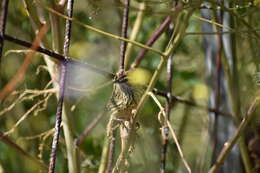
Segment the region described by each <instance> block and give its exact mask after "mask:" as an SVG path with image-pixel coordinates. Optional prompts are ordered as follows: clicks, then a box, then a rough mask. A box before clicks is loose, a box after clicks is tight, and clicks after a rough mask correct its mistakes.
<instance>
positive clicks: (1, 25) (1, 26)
mask: <svg viewBox="0 0 260 173" xmlns="http://www.w3.org/2000/svg"><path fill="white" fill-rule="evenodd" d="M8 4H9V0H3V1H2V4H1V14H0V15H1V16H0V69H1V57H2V51H3V47H4V38H3V37H4V34H5V26H6V19H7V13H8Z"/></svg>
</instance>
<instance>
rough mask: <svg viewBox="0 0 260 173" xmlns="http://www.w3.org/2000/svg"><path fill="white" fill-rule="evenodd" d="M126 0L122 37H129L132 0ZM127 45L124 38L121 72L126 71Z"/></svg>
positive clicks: (122, 41)
mask: <svg viewBox="0 0 260 173" xmlns="http://www.w3.org/2000/svg"><path fill="white" fill-rule="evenodd" d="M124 1H125V7H124V12H123V21H122V28H121V29H122V30H121V37H122V38H127V29H128V15H129V5H130V0H124ZM126 46H127V42H126V41H124V40H121V45H120V57H119V72H124V71H125V52H126Z"/></svg>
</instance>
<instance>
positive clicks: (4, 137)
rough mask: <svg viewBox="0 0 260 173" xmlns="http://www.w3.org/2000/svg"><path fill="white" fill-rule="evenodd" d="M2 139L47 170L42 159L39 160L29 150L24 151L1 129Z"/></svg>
mask: <svg viewBox="0 0 260 173" xmlns="http://www.w3.org/2000/svg"><path fill="white" fill-rule="evenodd" d="M0 141H2V142H3V143H5V144H6V145H7V146H9V147H11V148H12V149H14V150H15V151H16V152H17V153H19V154H22V155H23V156H25V157H26V158H28V159H30V160H32V161H33V162H35V163H36V164H37V165H39V166H40V167H41V168H42V169H44V170H45V169H46V168H47V166H46V165H45V164H44V163H43V162H42V161H41V160H39V159H37V158H35V157H33V156H31V155H29V154H28V152H26V151H24V150H23V149H22V148H21V147H20V146H19V145H17V144H16V143H14V142H13V141H12V140H11V139H10V138H9V137H8V136H5V135H4V134H3V133H2V132H1V131H0Z"/></svg>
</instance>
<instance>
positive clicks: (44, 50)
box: [4, 35, 115, 79]
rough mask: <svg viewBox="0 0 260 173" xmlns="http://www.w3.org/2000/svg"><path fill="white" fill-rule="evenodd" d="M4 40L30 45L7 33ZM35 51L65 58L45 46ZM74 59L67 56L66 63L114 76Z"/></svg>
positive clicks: (55, 57) (61, 59) (110, 76)
mask: <svg viewBox="0 0 260 173" xmlns="http://www.w3.org/2000/svg"><path fill="white" fill-rule="evenodd" d="M4 40H7V41H10V42H12V43H15V44H18V45H21V46H24V47H27V48H31V47H32V44H31V43H29V42H26V41H23V40H19V39H17V38H14V37H12V36H9V35H4ZM35 51H38V52H40V53H43V54H45V55H48V56H50V57H52V58H54V59H56V60H59V61H64V60H65V57H64V56H63V55H61V54H58V53H55V52H54V51H51V50H48V49H45V48H43V47H40V46H39V47H38V48H37V49H36V50H35ZM75 59H76V58H68V63H69V64H72V65H75V66H78V67H81V68H86V69H89V70H91V71H94V72H97V73H99V74H101V75H104V76H106V77H108V78H111V79H112V78H114V76H115V75H114V74H113V73H110V72H107V71H104V70H101V69H99V68H97V67H95V66H93V65H90V64H87V63H85V62H80V61H78V60H75Z"/></svg>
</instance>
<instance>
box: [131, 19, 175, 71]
mask: <svg viewBox="0 0 260 173" xmlns="http://www.w3.org/2000/svg"><path fill="white" fill-rule="evenodd" d="M170 23H171V16H167V17H166V18H165V19H164V21H163V23H162V24H161V25H160V26H159V27H158V29H157V30H155V32H154V33H153V35H152V36H151V37H150V39H149V40H148V41H147V42H146V43H145V45H147V46H152V45H153V43H154V42H155V41H156V40H157V39H158V38H159V37H160V36H161V35H162V33H163V31H164V30H165V29H166V28H167V27H168V26H169V25H170ZM147 52H148V50H147V49H141V51H140V52H139V54H138V55H137V57H136V59H135V61H134V62H133V64H132V66H131V69H133V68H136V67H138V66H139V65H140V63H141V61H142V60H143V58H144V56H145V54H146V53H147Z"/></svg>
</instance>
